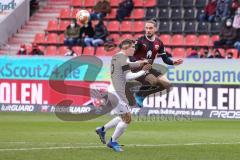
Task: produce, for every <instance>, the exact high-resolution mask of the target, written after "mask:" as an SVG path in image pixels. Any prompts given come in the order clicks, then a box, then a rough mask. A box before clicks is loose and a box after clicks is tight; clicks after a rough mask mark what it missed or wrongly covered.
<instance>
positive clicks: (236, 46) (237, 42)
mask: <svg viewBox="0 0 240 160" xmlns="http://www.w3.org/2000/svg"><path fill="white" fill-rule="evenodd" d="M234 47H235V48H237V50H238V58H239V57H240V36H238V39H237V41H236V42H235V43H234Z"/></svg>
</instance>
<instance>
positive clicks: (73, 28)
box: [64, 19, 80, 47]
mask: <svg viewBox="0 0 240 160" xmlns="http://www.w3.org/2000/svg"><path fill="white" fill-rule="evenodd" d="M64 34H65V39H64V44H65V45H67V46H71V47H72V46H74V45H77V44H79V42H80V39H79V34H80V26H79V25H78V24H77V22H76V19H73V20H72V21H71V24H70V25H69V26H68V27H67V29H66V31H65V33H64Z"/></svg>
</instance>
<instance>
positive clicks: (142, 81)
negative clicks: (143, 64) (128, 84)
mask: <svg viewBox="0 0 240 160" xmlns="http://www.w3.org/2000/svg"><path fill="white" fill-rule="evenodd" d="M149 74H152V75H154V76H155V77H158V76H160V75H162V73H161V71H158V70H155V69H153V68H152V69H150V70H149V73H147V74H146V75H144V76H141V77H139V78H137V79H136V80H137V81H139V82H141V83H142V84H144V85H149V82H147V81H146V80H145V77H146V76H147V75H149Z"/></svg>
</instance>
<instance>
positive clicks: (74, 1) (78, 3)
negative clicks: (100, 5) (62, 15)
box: [72, 0, 84, 7]
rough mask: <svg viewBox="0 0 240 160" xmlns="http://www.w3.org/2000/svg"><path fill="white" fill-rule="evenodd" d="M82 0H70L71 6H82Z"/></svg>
mask: <svg viewBox="0 0 240 160" xmlns="http://www.w3.org/2000/svg"><path fill="white" fill-rule="evenodd" d="M83 2H84V1H83V0H72V6H73V7H83V6H84V4H83Z"/></svg>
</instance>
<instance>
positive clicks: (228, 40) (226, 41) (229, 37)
mask: <svg viewBox="0 0 240 160" xmlns="http://www.w3.org/2000/svg"><path fill="white" fill-rule="evenodd" d="M236 38H237V30H236V29H235V28H233V27H232V20H231V19H227V20H226V22H225V25H224V26H223V28H222V30H221V33H220V40H219V41H215V42H214V47H222V46H224V45H226V46H227V47H232V45H233V44H234V42H235V40H236Z"/></svg>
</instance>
